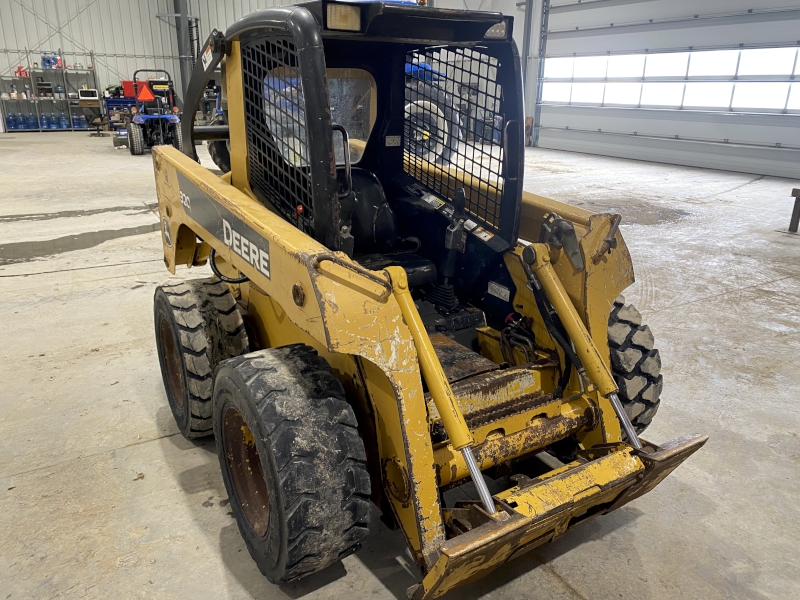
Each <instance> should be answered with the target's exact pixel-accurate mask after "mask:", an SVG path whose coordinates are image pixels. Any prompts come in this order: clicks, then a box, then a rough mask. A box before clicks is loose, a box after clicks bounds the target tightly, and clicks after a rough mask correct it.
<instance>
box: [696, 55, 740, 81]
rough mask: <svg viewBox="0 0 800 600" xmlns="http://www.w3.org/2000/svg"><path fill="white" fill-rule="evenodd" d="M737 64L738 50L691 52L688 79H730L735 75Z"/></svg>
mask: <svg viewBox="0 0 800 600" xmlns="http://www.w3.org/2000/svg"><path fill="white" fill-rule="evenodd" d="M737 62H739V51H738V50H712V51H710V52H692V60H691V61H690V62H689V77H714V76H718V77H726V76H727V77H730V76H733V75H736V63H737Z"/></svg>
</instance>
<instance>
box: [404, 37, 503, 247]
mask: <svg viewBox="0 0 800 600" xmlns="http://www.w3.org/2000/svg"><path fill="white" fill-rule="evenodd" d="M499 67H500V64H499V61H498V60H497V59H496V58H494V57H492V56H489V55H488V54H485V53H484V52H482V51H481V49H480V48H458V47H446V48H442V47H437V48H429V49H424V50H415V51H412V52H408V53H407V54H406V63H405V110H404V132H403V133H404V135H403V139H404V151H405V152H404V167H403V168H404V171H405V172H406V173H408V174H409V175H410V176H412V177H414V178H415V179H416V180H417V181H419V182H420V183H422V184H423V185H424V186H426V187H427V188H429V189H430V190H431V191H432V192H434V193H436V194H439V195H440V196H442V197H444V198H452V197H453V195H454V193H455V191H456V189H457V188H459V187H463V188H464V190H465V192H466V195H467V211H468V212H469V213H471V214H472V215H473V216H474V217H476V218H477V219H478V220H479V221H480V223H481V224H482V225H484V226H486V227H487V228H488V229H490V230H493V231H494V232H497V231H498V229H499V225H500V204H501V200H502V195H503V194H502V193H503V168H502V167H503V129H504V128H503V124H504V115H503V107H502V94H501V89H500V85H499V84H498V83H497V71H498V69H499Z"/></svg>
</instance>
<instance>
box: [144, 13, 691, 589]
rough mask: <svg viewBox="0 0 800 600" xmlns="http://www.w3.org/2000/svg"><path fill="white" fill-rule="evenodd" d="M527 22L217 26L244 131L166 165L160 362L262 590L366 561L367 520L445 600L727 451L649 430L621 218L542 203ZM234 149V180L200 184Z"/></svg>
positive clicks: (187, 132) (160, 171)
mask: <svg viewBox="0 0 800 600" xmlns="http://www.w3.org/2000/svg"><path fill="white" fill-rule="evenodd" d="M512 25H513V20H512V19H511V18H509V17H503V16H502V15H500V14H497V13H484V12H469V11H455V10H442V9H435V8H424V7H415V6H400V5H393V4H388V3H381V2H375V3H350V4H348V3H346V2H341V3H338V2H337V3H334V2H325V1H323V2H309V3H306V4H301V5H298V6H293V7H283V8H271V9H266V10H261V11H258V12H256V13H253V14H251V15H250V16H248V17H245V18H243V19H241V20H240V21H238V22H237V23H235V24H234V25H232V26H231V27H230V28H229V29H228V30H227V31H226V32H225V33H222V32H219V31H214V32H213V33H212V34H211V36H210V37H209V39H208V41H207V42H206V44H205V46H204V48H203V52H202V60H200V61H198V63H197V66H196V67H195V70H194V73H193V75H192V79H191V82H190V86H189V91H188V93H187V106H188V107H189V108H188V109H187V110H188V113H189V114H191V113H192V112H193V110H192V108H191V106H192V102H194V103H195V104H196V103H197V102H199V100H200V98H201V94H202V90H203V89H205V86H206V83H207V80H208V78H209V77H210V76H211V74H212V73H213V71H214V69H215V68H217V66H218V65H219V64H222V66H223V72H224V76H223V80H224V84H225V100H226V105H225V108H226V119H225V122H226V123H227V125H225V126H219V125H218V126H214V127H209V128H200V127H194V125H193V123H192V122H191V120H186V121H184V122H183V123H182V135H183V141H184V144H183V148H184V153H181V152H180V151H178V150H177V149H175V148H171V147H167V146H159V147H156V148H154V149H153V160H154V166H155V176H156V184H157V190H158V202H159V210H160V215H161V218H162V224H163V231H162V236H163V245H164V257H165V262H166V265H167V268H168V269H169V270H170V271H171V272H172V273H175V272H176V269H177V268H178V267H179V266H188V267H191V266H199V265H204V264H207V263H208V264H209V265H210V267H211V269H212V270H213V272H214V273H215V278H212V279H200V280H196V279H195V280H189V281H186V282H185V283H181V284H175V285H166V286H162V287H159V288H158V289H157V290H156V293H155V330H156V339H157V346H158V355H159V359H160V362H161V368H162V372H163V377H164V382H165V387H166V391H167V396H168V400H169V403H170V406H171V408H172V412H173V414H174V416H175V419H176V421H177V423H178V426H179V427H180V430H181V432H182V433H183V435H184V436H186V437H187V438H197V437H201V436H206V435H211V434H212V433H213V435H214V436H215V438H216V443H217V447H218V454H219V460H220V466H221V469H222V475H223V479H224V481H225V486H226V489H227V492H228V494H229V496H230V501H231V507H232V511H233V514H234V515H235V517H236V521H237V523H238V526H239V530H240V531H241V534H242V536H243V538H244V540H245V542H246V545H247V547H248V549H249V551H250V554H251V555H252V557H253V559H254V560H255V562H256V563H257V565H258V567H259V569H260V570H261V571H262V572H263V573H264V575H266V577H267V578H268V579H269V580H270V581H272V582H274V583H281V582H287V581H290V580H293V579H296V578H299V577H303V576H305V575H308V574H310V573H313V572H316V571H318V570H320V569H323V568H325V567H326V566H328V565H330V564H332V563H334V562H335V561H338V560H340V559H341V558H343V557H345V556H347V555H348V554H350V553H352V552H355V551H356V550H357V549H358V548H359V546H360V544H361V543H362V542H363V541H364V539H365V538H366V536H367V533H368V526H369V523H370V519H372V518H373V516H374V515H373V513H374V512H375V511H373V510H372V509H371V507H372V505H373V504H374V505H376V506H377V507H379V508H380V511H381V513H382V516H381V519H382V520H383V521H384V522H385V523H386V524H387V525H389V526H390V527H393V528H399V529H400V530H401V531H402V533H403V535H404V536H405V539H406V541H407V543H408V547H409V549H410V551H411V554H412V555H413V557H414V559H415V561H416V564H417V567H418V568H419V571H420V575H421V577H420V581H419V583H418V584H416V585H415V586H412V587H411V588H410V589H409V595H410V596H411V597H413V598H417V599H421V598H436V597H439V596H442V595H444V594H445V593H447V592H448V591H449V590H452V589H454V588H456V587H457V586H460V585H464V584H467V583H469V582H471V581H474V580H476V579H478V578H480V577H483V576H485V575H486V574H488V573H489V572H491V571H492V570H493V569H496V568H497V567H499V566H500V565H502V564H503V563H505V562H506V561H509V560H512V559H514V558H517V557H519V556H521V555H523V554H524V553H525V552H527V551H528V550H530V549H532V548H534V547H536V546H538V545H540V544H543V543H545V542H548V541H550V540H552V539H554V538H556V537H558V536H560V535H563V534H565V532H566V531H567V530H569V529H570V528H572V527H574V526H575V525H577V524H579V523H581V522H583V521H587V520H589V519H592V518H594V517H597V516H599V515H602V514H604V513H607V512H610V511H612V510H616V509H617V508H619V507H621V506H623V505H625V504H626V503H628V502H630V501H631V500H633V499H635V498H637V497H639V496H641V495H642V494H644V493H646V492H649V491H650V490H652V489H653V488H654V487H655V486H656V485H657V484H658V483H659V482H660V481H661V480H663V479H664V478H665V477H666V476H667V475H668V474H669V473H671V472H672V470H673V469H675V468H676V467H677V466H678V465H679V464H680V463H681V462H683V461H684V460H685V459H686V458H687V457H688V456H689V455H691V454H692V453H693V452H695V451H696V450H698V449H699V448H700V447H701V446H702V445H703V444H704V443H705V441H706V437H704V436H699V435H690V436H684V437H681V438H678V439H676V440H673V441H671V442H668V443H666V444H663V445H660V446H659V445H656V444H653V443H650V442H647V441H645V440H643V439H641V438H640V437H639V433H641V431H642V430H643V429H644V427H645V426H646V425H647V424H648V423H649V422H650V419H652V416H653V414H654V413H655V410H656V408H657V406H658V401H659V395H660V392H661V386H662V378H661V376H660V374H659V370H660V367H661V364H660V358H659V355H658V351H657V350H654V349H653V339H652V334H651V333H650V330H649V329H648V328H647V327H646V326H644V325H642V323H641V315H639V313H638V312H637V311H636V309H635V308H633V307H631V306H629V305H628V306H626V305H625V304H624V300H623V299H622V297H621V296H620V293H621V292H622V291H623V290H624V289H625V288H626V287H627V286H629V285H630V284H631V283H632V282H633V268H632V265H631V259H630V255H629V254H628V250H627V248H626V246H625V242H624V241H623V239H622V236H621V235H620V232H619V230H618V228H617V226H618V224H619V216H618V215H611V214H591V213H589V212H587V211H585V210H582V209H579V208H575V207H572V206H569V205H566V204H562V203H559V202H556V201H553V200H549V199H546V198H543V197H540V196H536V195H533V194H530V193H527V192H523V189H522V187H523V186H522V183H523V160H524V152H523V147H522V139H523V107H522V83H521V77H520V61H519V55H518V52H517V48H516V46H515V44H514V42H513V40H512V37H511V32H512ZM196 139H207V140H212V141H224V142H225V144H226V147H229V148H230V167H231V168H230V171H229V172H227V173H225V174H224V175H222V176H221V177H220V176H217V175H215V174H214V173H213V172H212V171H210V170H208V169H206V168H204V167H202V166H200V165H199V164H198V163H197V162H196V156H195V154H194V149H195V144H194V140H196Z"/></svg>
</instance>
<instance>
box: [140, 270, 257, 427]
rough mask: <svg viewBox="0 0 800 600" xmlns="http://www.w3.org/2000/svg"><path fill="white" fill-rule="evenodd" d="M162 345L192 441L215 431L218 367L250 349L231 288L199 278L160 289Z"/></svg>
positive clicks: (176, 407) (178, 411)
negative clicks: (213, 400)
mask: <svg viewBox="0 0 800 600" xmlns="http://www.w3.org/2000/svg"><path fill="white" fill-rule="evenodd" d="M153 311H154V315H155V329H156V347H157V349H158V361H159V363H160V365H161V375H162V377H163V379H164V388H165V390H166V393H167V400H168V401H169V406H170V408H171V409H172V415H173V416H174V417H175V422H176V423H177V425H178V428H179V429H180V431H181V433H182V434H183V436H184V437H185V438H187V439H193V438H199V437H203V436H206V435H211V434H212V433H213V430H212V420H211V409H212V406H211V395H212V392H213V387H214V381H213V378H214V369H215V368H216V366H217V365H218V364H219V362H220V361H222V360H225V359H227V358H231V357H234V356H239V355H240V354H244V353H245V352H247V351H248V350H249V342H248V338H247V333H246V331H245V328H244V323H243V321H242V315H241V314H240V313H239V310H238V309H237V307H236V301H235V300H234V298H233V294H231V292H230V290H229V289H228V286H227V285H226V284H224V283H222V282H221V281H219V280H218V279H199V280H193V281H186V282H184V283H177V284H174V285H165V286H159V287H157V288H156V293H155V298H154V305H153Z"/></svg>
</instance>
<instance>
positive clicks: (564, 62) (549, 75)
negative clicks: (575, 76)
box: [544, 56, 574, 79]
mask: <svg viewBox="0 0 800 600" xmlns="http://www.w3.org/2000/svg"><path fill="white" fill-rule="evenodd" d="M573 60H574V59H573V58H572V57H571V56H566V57H564V58H548V59H545V61H544V76H545V78H546V79H570V78H571V77H572V62H573Z"/></svg>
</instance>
